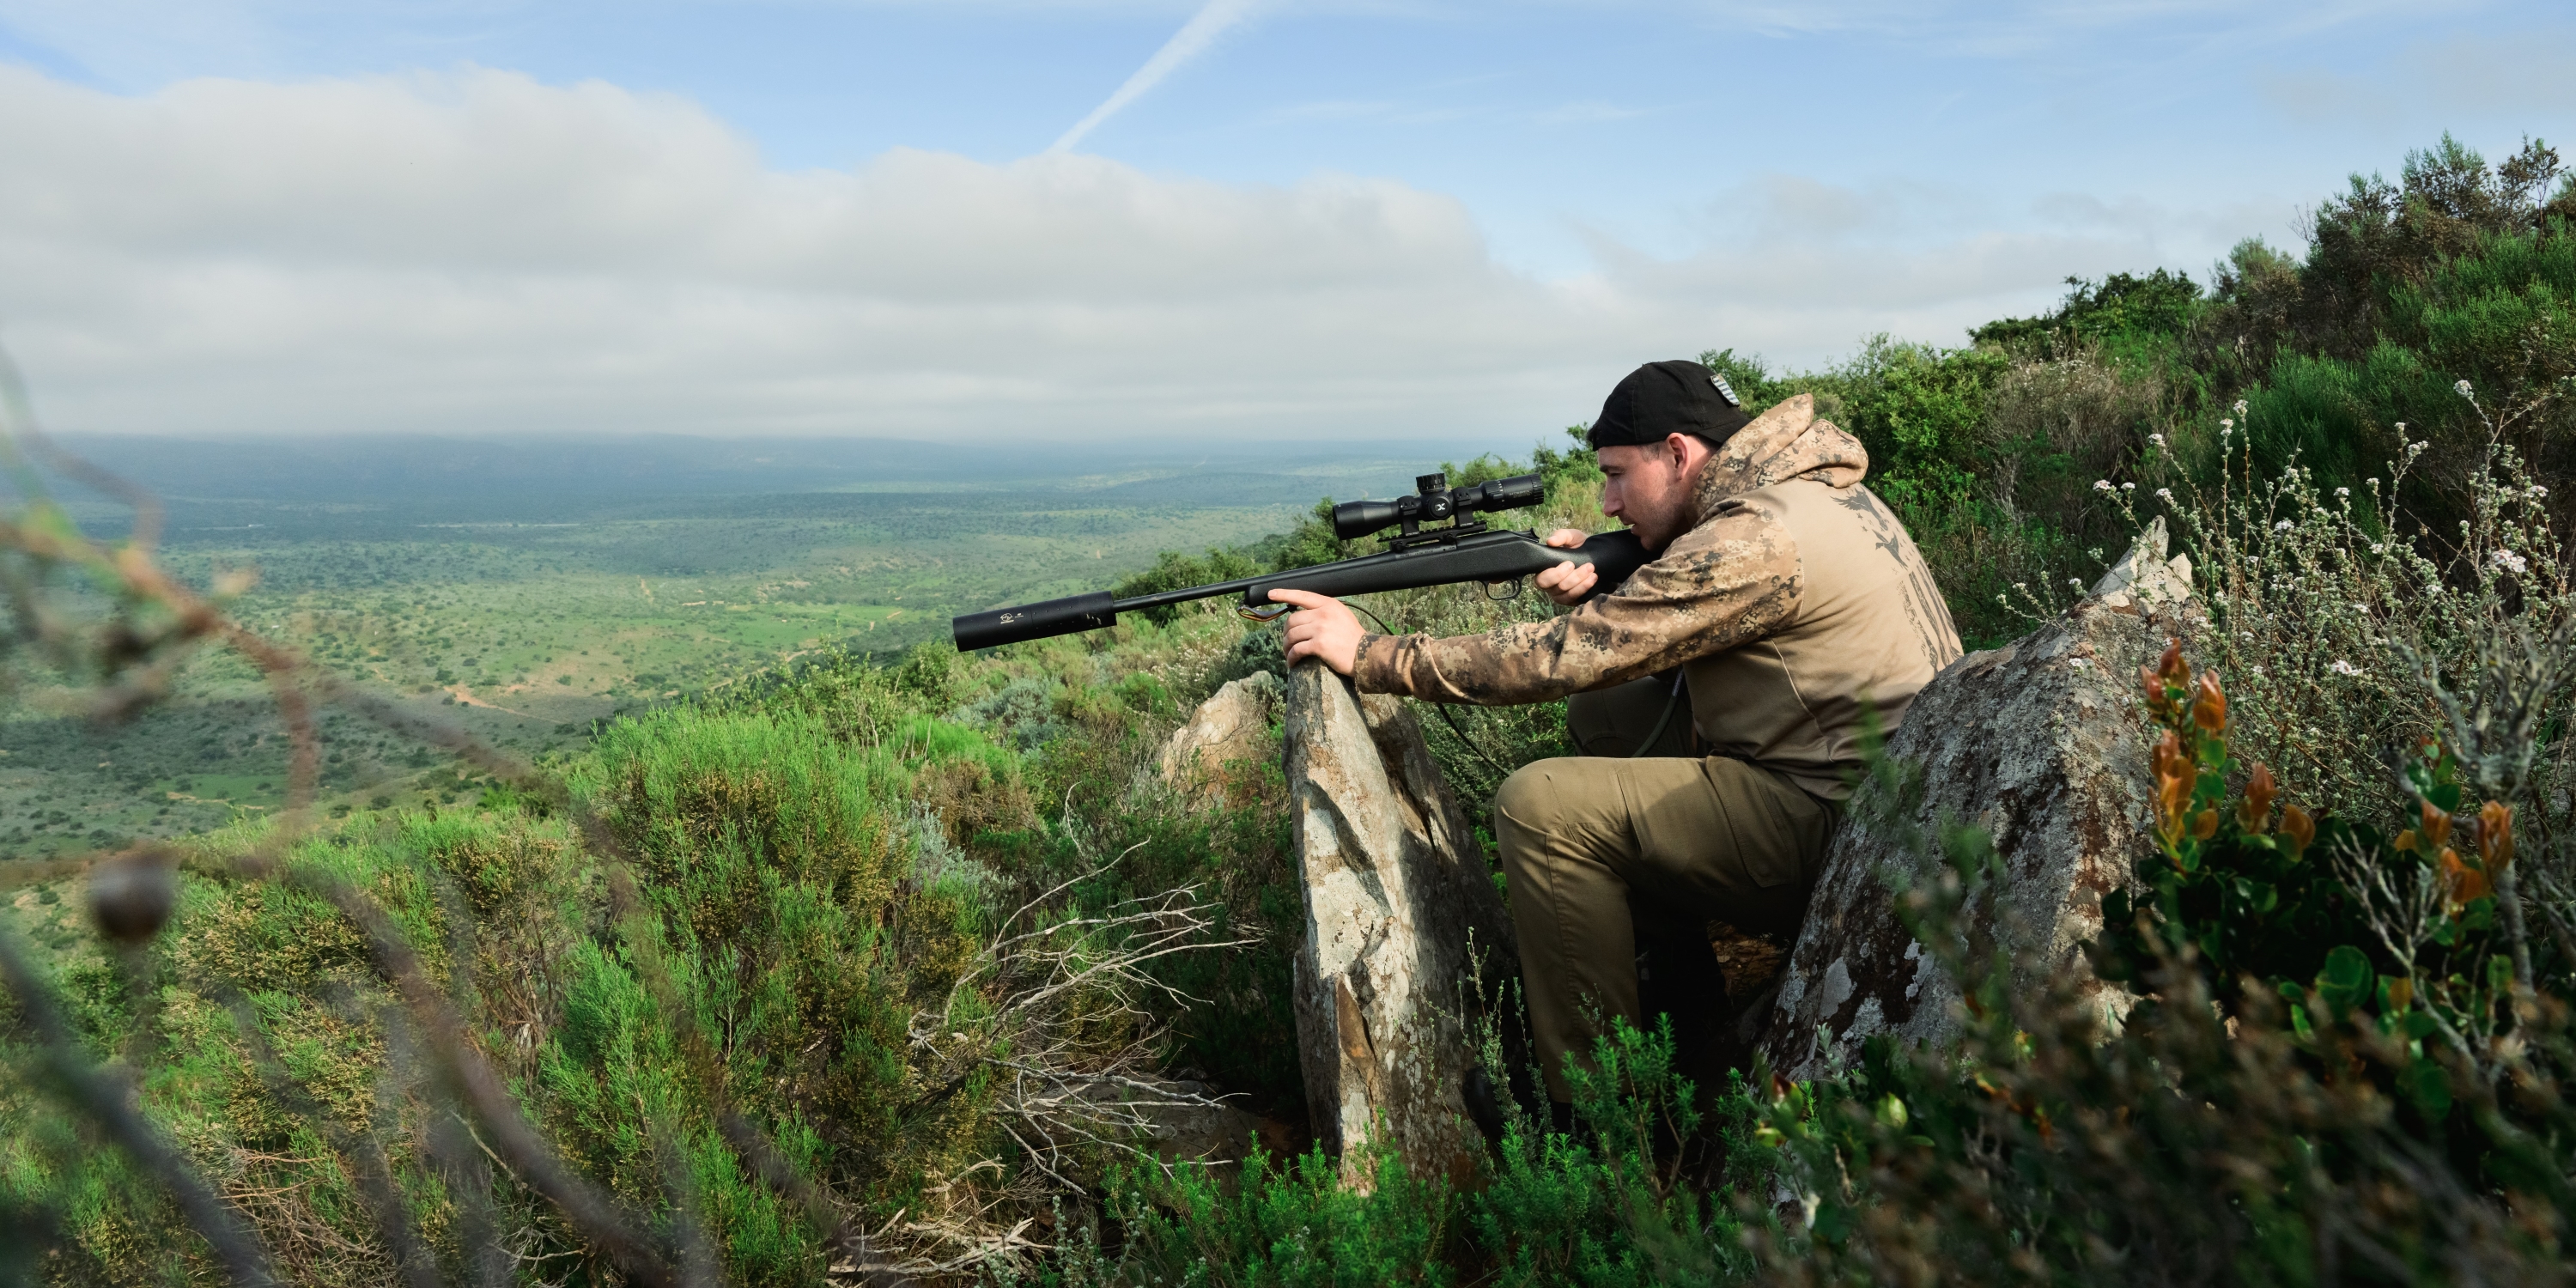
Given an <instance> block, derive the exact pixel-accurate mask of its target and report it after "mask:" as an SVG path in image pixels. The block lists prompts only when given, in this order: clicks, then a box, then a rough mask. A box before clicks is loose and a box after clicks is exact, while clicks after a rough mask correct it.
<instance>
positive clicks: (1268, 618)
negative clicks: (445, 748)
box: [1234, 604, 1296, 626]
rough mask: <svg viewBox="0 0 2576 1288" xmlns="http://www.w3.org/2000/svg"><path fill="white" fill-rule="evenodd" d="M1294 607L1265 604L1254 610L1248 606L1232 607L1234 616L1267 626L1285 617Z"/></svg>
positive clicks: (1238, 605) (1290, 605) (1291, 605)
mask: <svg viewBox="0 0 2576 1288" xmlns="http://www.w3.org/2000/svg"><path fill="white" fill-rule="evenodd" d="M1295 607H1296V605H1295V604H1265V605H1263V606H1262V607H1260V608H1254V607H1252V606H1251V605H1249V604H1237V605H1235V606H1234V615H1235V616H1237V617H1240V618H1242V619H1243V620H1245V621H1247V622H1253V623H1256V624H1259V625H1263V626H1267V625H1269V624H1270V623H1272V622H1275V621H1278V620H1279V619H1280V618H1282V617H1285V616H1287V615H1288V612H1289V610H1291V609H1293V608H1295Z"/></svg>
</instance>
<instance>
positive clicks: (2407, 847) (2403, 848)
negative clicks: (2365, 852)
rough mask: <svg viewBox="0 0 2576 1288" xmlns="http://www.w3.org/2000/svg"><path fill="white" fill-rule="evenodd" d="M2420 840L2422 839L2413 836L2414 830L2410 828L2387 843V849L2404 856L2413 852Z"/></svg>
mask: <svg viewBox="0 0 2576 1288" xmlns="http://www.w3.org/2000/svg"><path fill="white" fill-rule="evenodd" d="M2422 840H2423V838H2422V837H2419V836H2417V835H2415V829H2414V828H2411V827H2410V828H2408V829H2406V830H2405V831H2403V832H2400V833H2398V834H2397V839H2396V840H2394V841H2391V842H2389V843H2388V847H2389V848H2390V849H2392V850H2396V851H2397V852H2399V853H2401V854H2404V853H2408V852H2411V851H2413V850H2414V848H2415V847H2416V845H2417V843H2419V842H2421V841H2422Z"/></svg>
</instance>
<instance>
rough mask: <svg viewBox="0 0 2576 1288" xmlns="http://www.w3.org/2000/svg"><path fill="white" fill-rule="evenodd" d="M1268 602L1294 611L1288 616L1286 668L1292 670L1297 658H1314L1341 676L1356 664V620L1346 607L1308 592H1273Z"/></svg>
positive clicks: (1358, 659) (1357, 654)
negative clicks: (1291, 606)
mask: <svg viewBox="0 0 2576 1288" xmlns="http://www.w3.org/2000/svg"><path fill="white" fill-rule="evenodd" d="M1270 598H1271V599H1272V600H1273V601H1275V602H1278V603H1282V604H1295V605H1296V606H1297V611H1296V612H1293V613H1290V614H1288V664H1289V665H1291V666H1294V665H1296V664H1297V659H1299V658H1301V657H1316V658H1322V659H1323V660H1324V665H1326V666H1329V667H1331V668H1333V670H1334V671H1335V672H1336V673H1338V674H1341V675H1349V674H1350V673H1351V668H1353V667H1355V666H1358V665H1359V662H1360V636H1361V635H1363V634H1365V632H1363V631H1362V630H1360V619H1359V615H1358V614H1357V613H1354V612H1352V611H1351V610H1350V606H1349V605H1347V604H1344V603H1343V602H1342V601H1340V600H1338V599H1335V598H1333V597H1332V596H1330V595H1318V594H1316V593H1315V592H1313V591H1311V590H1273V591H1271V592H1270Z"/></svg>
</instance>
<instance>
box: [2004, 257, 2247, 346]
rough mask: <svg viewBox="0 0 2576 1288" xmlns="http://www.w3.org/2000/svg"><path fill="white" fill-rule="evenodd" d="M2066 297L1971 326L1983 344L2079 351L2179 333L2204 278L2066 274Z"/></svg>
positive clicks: (2196, 311)
mask: <svg viewBox="0 0 2576 1288" xmlns="http://www.w3.org/2000/svg"><path fill="white" fill-rule="evenodd" d="M2066 287H2067V290H2066V300H2065V302H2064V303H2062V304H2060V305H2059V306H2058V307H2057V308H2056V309H2055V310H2053V311H2051V312H2048V313H2043V314H2041V315H2040V316H2038V317H2034V318H2005V319H2002V320H2001V321H1996V322H1989V323H1987V324H1985V325H1984V326H1981V327H1976V328H1974V329H1972V330H1970V331H1969V333H1968V334H1969V337H1970V338H1971V339H1973V340H1975V341H1976V342H1977V343H1978V344H1981V345H1983V344H1996V345H2007V346H2013V345H2039V346H2045V347H2047V348H2048V349H2050V350H2053V351H2058V352H2066V353H2080V352H2083V351H2084V350H2085V349H2086V348H2088V347H2092V346H2097V345H2103V344H2108V343H2119V342H2123V341H2131V340H2134V339H2135V338H2137V337H2141V336H2178V335H2180V334H2182V333H2183V332H2184V331H2185V330H2186V329H2188V328H2189V327H2190V326H2191V324H2192V322H2193V321H2194V320H2196V319H2197V318H2198V317H2199V315H2200V311H2201V307H2202V300H2201V292H2200V284H2199V283H2197V282H2194V281H2192V280H2191V275H2190V274H2188V273H2174V272H2168V271H2167V270H2165V269H2161V268H2159V269H2156V270H2154V271H2152V272H2150V273H2148V274H2146V275H2145V276H2143V277H2140V276H2135V275H2132V274H2129V273H2112V274H2110V275H2108V276H2106V277H2103V278H2102V279H2101V280H2099V281H2093V280H2090V279H2087V278H2081V277H2069V278H2067V279H2066Z"/></svg>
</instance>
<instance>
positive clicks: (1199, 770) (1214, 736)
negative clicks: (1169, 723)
mask: <svg viewBox="0 0 2576 1288" xmlns="http://www.w3.org/2000/svg"><path fill="white" fill-rule="evenodd" d="M1284 687H1285V686H1283V685H1281V684H1280V682H1279V677H1278V676H1276V675H1273V674H1271V673H1270V672H1268V671H1255V672H1253V673H1252V674H1250V675H1248V676H1245V677H1244V678H1242V679H1240V680H1229V681H1227V682H1226V684H1225V687H1223V688H1221V689H1218V690H1217V691H1216V694H1215V696H1213V697H1210V698H1209V699H1208V700H1207V701H1205V702H1202V703H1200V704H1199V709H1198V710H1197V711H1194V712H1192V713H1191V714H1190V722H1189V723H1188V724H1185V725H1182V726H1181V727H1180V728H1178V729H1175V730H1173V731H1172V736H1171V738H1170V739H1168V740H1166V741H1165V742H1164V743H1163V750H1162V753H1161V754H1160V755H1159V756H1157V757H1156V758H1155V764H1156V767H1157V768H1158V769H1160V770H1161V772H1162V775H1163V781H1164V782H1166V783H1169V784H1170V785H1172V786H1173V787H1177V788H1182V789H1188V788H1190V787H1193V786H1198V785H1202V784H1204V783H1205V782H1207V781H1208V780H1209V779H1211V778H1213V777H1215V776H1216V775H1218V774H1219V773H1220V772H1221V771H1223V770H1224V769H1225V767H1226V766H1227V765H1230V764H1236V763H1246V764H1256V765H1258V764H1268V763H1270V761H1271V760H1272V758H1274V757H1276V756H1277V755H1278V754H1279V746H1278V744H1277V743H1276V742H1275V741H1273V739H1272V738H1271V735H1270V726H1271V722H1272V721H1273V720H1274V719H1276V718H1277V717H1278V714H1279V700H1280V694H1281V692H1282V690H1283V688H1284Z"/></svg>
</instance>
